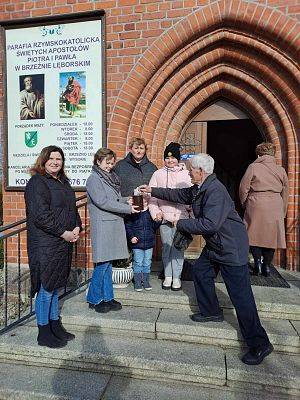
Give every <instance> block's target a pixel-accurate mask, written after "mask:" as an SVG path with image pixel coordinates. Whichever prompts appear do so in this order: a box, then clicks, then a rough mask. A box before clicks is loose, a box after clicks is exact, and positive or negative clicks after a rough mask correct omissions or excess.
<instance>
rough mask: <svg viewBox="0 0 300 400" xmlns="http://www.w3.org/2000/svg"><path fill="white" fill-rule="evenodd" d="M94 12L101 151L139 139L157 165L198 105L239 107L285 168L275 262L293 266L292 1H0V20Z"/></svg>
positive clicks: (18, 208)
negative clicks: (101, 27)
mask: <svg viewBox="0 0 300 400" xmlns="http://www.w3.org/2000/svg"><path fill="white" fill-rule="evenodd" d="M100 9H101V10H102V9H104V10H105V12H106V32H107V37H106V45H107V111H108V118H107V121H108V143H109V146H110V147H112V148H114V149H115V150H116V151H117V153H118V155H119V156H123V155H124V153H125V152H126V143H127V141H128V138H129V137H130V136H132V135H138V136H143V137H145V138H146V140H147V142H148V143H149V144H150V150H149V155H150V157H151V158H152V160H153V161H155V162H157V163H159V162H160V160H161V154H162V149H163V148H164V145H165V143H166V142H167V141H170V140H178V139H179V136H180V133H181V131H182V129H183V128H184V126H185V124H186V123H187V122H188V120H189V118H190V117H191V115H193V113H195V112H196V111H199V107H200V108H201V107H202V108H203V107H204V106H205V104H207V103H209V102H211V101H213V100H214V99H216V98H218V97H220V96H222V97H224V98H227V99H229V100H231V101H233V102H235V103H236V104H238V105H240V107H242V108H243V109H244V110H245V111H246V112H248V114H250V115H251V116H252V118H253V120H254V121H255V122H256V124H257V126H258V127H259V128H260V130H261V131H262V132H263V133H264V134H265V135H266V137H267V138H268V139H269V140H272V141H273V142H274V143H275V144H276V145H277V149H278V152H277V156H278V161H279V162H280V163H283V164H284V165H285V166H286V168H287V170H288V173H289V179H290V188H291V190H290V200H289V210H288V218H287V236H288V249H287V252H286V254H283V258H282V263H285V262H286V263H287V266H288V268H290V269H297V268H298V269H299V136H298V137H297V129H296V128H297V123H298V122H297V120H298V121H299V111H298V109H299V104H298V101H297V93H296V90H297V88H299V81H297V77H299V70H297V61H298V59H297V56H296V49H297V48H298V49H299V40H300V39H299V36H298V38H297V35H299V23H298V25H297V22H298V21H299V18H300V2H299V0H257V1H239V0H223V1H222V0H221V1H218V2H216V1H215V0H214V1H210V0H198V1H196V0H182V1H176V0H175V1H174V0H171V1H170V0H161V1H150V0H115V1H113V0H112V1H108V0H107V1H93V2H91V1H85V0H40V1H21V0H20V1H18V2H16V1H14V0H11V1H5V0H0V19H1V20H7V19H27V18H30V17H37V16H48V15H59V14H68V13H70V14H71V13H77V12H82V11H92V10H100ZM175 25H176V26H175ZM197 52H198V53H197ZM195 54H199V57H195ZM200 57H201V58H200ZM198 58H199V60H200V61H201V62H199V60H198ZM0 87H1V86H0ZM1 93H2V87H1V92H0V94H1ZM0 115H3V103H2V100H1V103H0ZM298 128H299V126H298ZM298 135H299V129H298ZM3 201H4V220H5V223H9V222H13V221H15V220H18V219H20V218H22V217H23V216H24V206H23V194H22V193H12V192H9V193H5V192H4V196H3Z"/></svg>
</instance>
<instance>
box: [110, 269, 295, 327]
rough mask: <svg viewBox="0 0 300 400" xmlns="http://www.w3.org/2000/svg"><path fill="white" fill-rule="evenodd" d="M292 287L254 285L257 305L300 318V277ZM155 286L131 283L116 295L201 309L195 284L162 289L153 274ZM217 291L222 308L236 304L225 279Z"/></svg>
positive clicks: (139, 302) (131, 301)
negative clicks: (136, 288)
mask: <svg viewBox="0 0 300 400" xmlns="http://www.w3.org/2000/svg"><path fill="white" fill-rule="evenodd" d="M289 283H290V285H291V288H290V289H288V288H273V287H262V286H252V290H253V293H254V297H255V301H256V305H257V309H258V312H259V315H260V317H261V318H275V319H287V320H294V321H300V296H299V288H298V287H297V285H298V283H299V282H298V281H295V282H294V283H293V282H289ZM151 284H152V287H153V290H151V291H147V292H146V291H142V292H135V291H134V289H133V285H132V284H130V285H129V286H128V287H127V288H126V289H115V296H116V298H117V299H118V300H121V301H122V303H123V304H126V305H131V306H142V307H154V308H169V309H175V310H178V309H184V310H189V311H196V310H198V307H197V301H196V295H195V290H194V284H193V282H190V281H185V282H183V283H182V290H181V291H178V292H174V291H171V290H162V289H161V281H160V280H159V279H157V278H156V276H155V275H152V278H151ZM216 293H217V296H218V298H219V302H220V306H221V307H222V308H225V309H228V310H232V309H233V306H232V303H231V301H230V299H229V296H228V294H227V290H226V287H225V285H224V284H223V283H216Z"/></svg>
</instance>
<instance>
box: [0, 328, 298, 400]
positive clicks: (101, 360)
mask: <svg viewBox="0 0 300 400" xmlns="http://www.w3.org/2000/svg"><path fill="white" fill-rule="evenodd" d="M36 336H37V329H36V328H34V327H30V326H21V327H18V328H17V329H15V330H12V331H10V332H8V333H6V334H4V335H2V336H1V338H0V359H1V363H9V364H12V363H15V364H25V365H32V366H39V367H40V368H42V367H52V368H56V369H59V371H62V370H75V371H88V372H98V373H106V374H108V373H113V374H116V375H127V376H130V377H135V378H144V379H150V380H159V381H166V380H168V381H170V382H178V381H179V382H181V383H194V384H196V385H200V386H202V385H212V386H214V387H220V386H222V387H223V386H226V387H232V388H234V387H247V389H248V391H249V393H250V392H251V391H252V389H253V390H255V391H256V390H261V391H264V392H265V391H268V392H271V393H277V394H280V393H282V394H285V395H287V394H289V395H294V396H298V395H300V378H299V373H298V371H299V368H300V363H299V357H298V356H292V355H284V354H276V353H273V354H271V355H270V356H269V357H268V358H267V359H266V360H265V361H264V363H262V364H261V365H259V366H255V367H253V366H252V367H251V366H247V365H244V364H243V363H242V362H241V361H240V359H239V358H240V356H241V353H240V352H239V351H237V350H232V349H227V350H222V349H221V348H218V347H216V346H204V345H199V344H190V343H182V342H180V343H179V342H170V341H160V340H149V339H141V338H134V340H133V339H132V337H117V336H115V335H109V334H105V333H102V334H99V332H94V331H93V330H89V329H88V328H87V329H86V330H85V331H84V332H77V334H76V339H75V340H74V341H72V342H69V343H68V345H67V346H66V347H65V348H63V349H49V348H46V347H41V346H38V345H37V342H36ZM81 382H84V381H81ZM86 388H89V386H86ZM251 388H252V389H251ZM83 398H84V397H83Z"/></svg>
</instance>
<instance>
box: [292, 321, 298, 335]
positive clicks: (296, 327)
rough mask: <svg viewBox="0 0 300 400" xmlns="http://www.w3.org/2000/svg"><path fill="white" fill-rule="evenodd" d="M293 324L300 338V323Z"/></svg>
mask: <svg viewBox="0 0 300 400" xmlns="http://www.w3.org/2000/svg"><path fill="white" fill-rule="evenodd" d="M291 324H292V325H293V327H294V329H295V331H296V332H297V334H298V336H300V321H291Z"/></svg>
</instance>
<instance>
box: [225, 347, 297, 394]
mask: <svg viewBox="0 0 300 400" xmlns="http://www.w3.org/2000/svg"><path fill="white" fill-rule="evenodd" d="M241 355H242V353H241V352H240V351H238V350H228V351H226V365H227V385H228V386H231V387H242V388H243V389H247V388H249V390H251V388H253V387H255V388H257V389H261V390H265V391H268V392H281V393H284V394H289V395H295V396H300V357H299V356H298V355H295V356H292V355H285V354H278V353H274V352H273V353H272V354H270V355H269V356H268V357H266V358H265V360H264V361H263V362H262V363H261V364H260V365H255V366H251V365H246V364H243V363H242V364H241V363H240V361H239V359H240V357H241Z"/></svg>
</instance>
